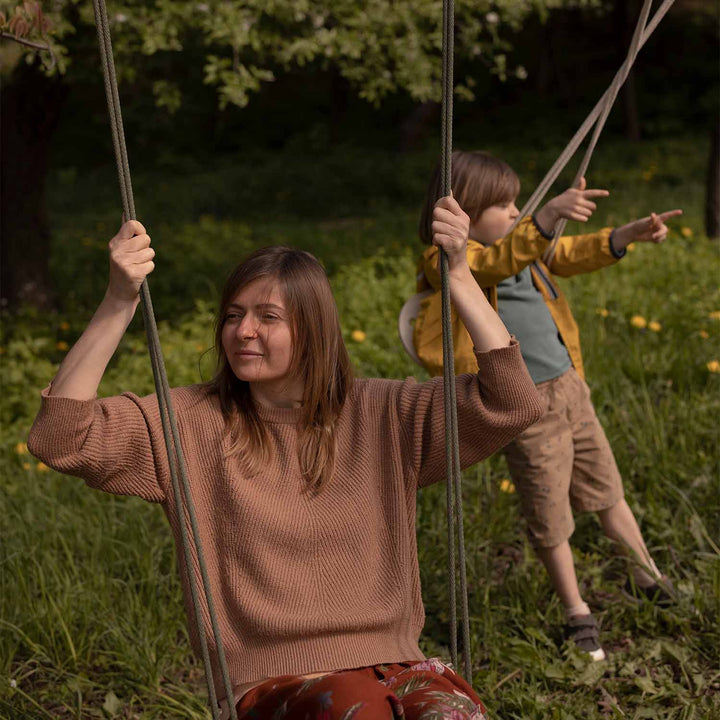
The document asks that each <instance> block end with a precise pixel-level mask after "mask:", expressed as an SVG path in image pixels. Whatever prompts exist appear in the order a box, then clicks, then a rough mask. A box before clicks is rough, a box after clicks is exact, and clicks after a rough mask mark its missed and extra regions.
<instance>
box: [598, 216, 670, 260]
mask: <svg viewBox="0 0 720 720" xmlns="http://www.w3.org/2000/svg"><path fill="white" fill-rule="evenodd" d="M682 212H683V211H682V210H668V211H667V212H664V213H660V214H659V215H656V214H655V213H650V215H648V216H647V217H644V218H640V220H635V221H634V222H631V223H628V224H627V225H623V226H622V227H619V228H615V232H614V233H613V238H612V244H613V247H614V248H615V250H617V251H621V250H624V249H625V248H626V247H627V246H628V245H629V244H630V243H632V242H651V243H657V244H659V243H661V242H662V241H663V240H664V239H665V238H666V237H667V234H668V226H667V225H666V224H665V221H666V220H669V219H670V218H674V217H677V216H678V215H682Z"/></svg>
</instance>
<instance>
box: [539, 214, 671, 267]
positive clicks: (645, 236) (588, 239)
mask: <svg viewBox="0 0 720 720" xmlns="http://www.w3.org/2000/svg"><path fill="white" fill-rule="evenodd" d="M678 215H682V210H669V211H667V212H664V213H660V214H659V215H656V214H655V213H652V214H651V215H649V216H648V217H644V218H641V219H640V220H635V221H634V222H631V223H628V224H627V225H622V226H621V227H618V228H615V230H612V229H611V228H605V229H604V230H600V231H598V232H596V233H590V234H588V235H576V236H565V237H561V238H559V239H558V243H557V247H556V249H555V254H554V256H553V259H552V262H551V263H550V271H551V272H552V273H554V274H555V275H560V276H561V277H571V276H573V275H578V274H580V273H586V272H592V271H593V270H598V269H600V268H602V267H607V266H608V265H613V264H615V263H616V262H617V261H618V260H619V259H620V258H622V257H623V256H624V255H625V248H627V246H628V245H629V244H630V243H632V242H653V243H661V242H662V241H663V240H664V239H665V237H666V236H667V233H668V228H667V225H665V221H666V220H669V219H670V218H673V217H676V216H678Z"/></svg>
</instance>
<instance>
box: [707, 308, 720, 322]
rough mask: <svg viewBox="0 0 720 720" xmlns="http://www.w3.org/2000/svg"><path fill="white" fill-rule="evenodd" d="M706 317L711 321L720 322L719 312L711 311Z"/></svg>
mask: <svg viewBox="0 0 720 720" xmlns="http://www.w3.org/2000/svg"><path fill="white" fill-rule="evenodd" d="M708 317H709V318H710V319H711V320H720V310H713V311H712V312H711V313H710V314H709V315H708Z"/></svg>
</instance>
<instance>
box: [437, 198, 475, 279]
mask: <svg viewBox="0 0 720 720" xmlns="http://www.w3.org/2000/svg"><path fill="white" fill-rule="evenodd" d="M469 232H470V218H469V217H468V216H467V215H466V214H465V212H464V211H463V209H462V208H461V207H460V205H458V202H457V200H455V198H454V197H453V196H452V195H448V196H446V197H442V198H440V199H439V200H438V201H437V202H436V203H435V209H434V210H433V219H432V233H433V244H434V245H437V246H438V247H441V248H442V249H443V250H444V251H445V252H446V253H447V256H448V267H449V270H450V272H452V271H457V270H458V269H463V268H464V267H467V240H468V234H469Z"/></svg>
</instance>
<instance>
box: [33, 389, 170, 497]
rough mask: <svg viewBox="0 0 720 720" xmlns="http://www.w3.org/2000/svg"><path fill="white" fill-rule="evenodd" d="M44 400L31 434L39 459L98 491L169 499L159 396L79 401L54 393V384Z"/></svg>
mask: <svg viewBox="0 0 720 720" xmlns="http://www.w3.org/2000/svg"><path fill="white" fill-rule="evenodd" d="M41 402H42V404H41V407H40V412H39V413H38V415H37V417H36V418H35V422H34V423H33V426H32V429H31V430H30V436H29V437H28V449H29V450H30V452H31V453H32V454H33V455H35V457H37V458H39V459H40V460H42V461H43V462H44V463H45V464H46V465H49V466H50V467H52V468H54V469H55V470H57V471H58V472H61V473H66V474H68V475H75V476H77V477H80V478H82V479H83V480H85V482H86V483H87V484H88V485H89V486H90V487H93V488H96V489H98V490H103V491H105V492H109V493H113V494H116V495H135V496H137V497H141V498H143V499H144V500H148V501H149V502H162V501H163V500H164V499H165V491H164V489H163V488H165V487H167V482H168V467H167V456H166V453H165V450H164V445H162V447H158V441H160V442H162V433H161V432H160V437H159V438H158V426H159V423H160V416H159V410H157V399H156V397H155V396H154V395H153V396H150V397H148V398H144V399H140V398H138V397H137V396H135V395H132V394H130V393H127V394H124V395H120V396H117V397H110V398H103V399H101V400H98V399H95V400H73V399H70V398H63V397H56V396H54V395H50V394H49V388H48V389H46V390H45V391H43V393H42V401H41ZM153 408H155V409H153ZM160 451H161V452H160ZM158 458H161V460H158Z"/></svg>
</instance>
